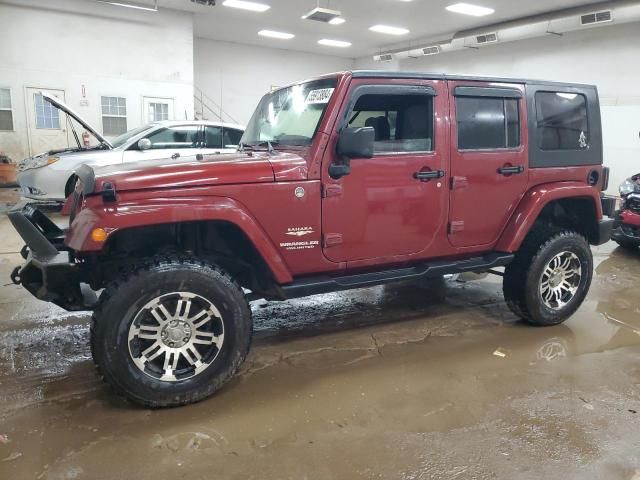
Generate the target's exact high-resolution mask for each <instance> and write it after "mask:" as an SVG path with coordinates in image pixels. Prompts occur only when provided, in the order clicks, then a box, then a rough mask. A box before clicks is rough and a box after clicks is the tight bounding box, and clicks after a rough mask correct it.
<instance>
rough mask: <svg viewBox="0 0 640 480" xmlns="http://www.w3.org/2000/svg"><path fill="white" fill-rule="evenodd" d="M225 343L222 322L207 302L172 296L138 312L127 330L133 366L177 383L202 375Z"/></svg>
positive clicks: (185, 295) (190, 295) (180, 294)
mask: <svg viewBox="0 0 640 480" xmlns="http://www.w3.org/2000/svg"><path fill="white" fill-rule="evenodd" d="M223 342H224V321H223V319H222V315H220V312H219V311H218V309H217V308H216V307H215V305H213V303H211V302H210V301H209V300H207V299H206V298H203V297H201V296H200V295H196V294H195V293H189V292H172V293H167V294H165V295H161V296H159V297H156V298H154V299H153V300H151V301H150V302H149V303H147V304H146V305H145V306H144V307H142V308H141V309H140V311H139V312H138V314H137V315H136V317H135V318H134V319H133V322H132V323H131V326H130V327H129V354H130V355H131V359H132V360H133V363H134V364H135V365H136V366H137V367H138V368H139V369H140V370H141V371H142V372H144V373H145V374H147V375H149V376H150V377H152V378H155V379H157V380H163V381H167V382H176V381H179V380H185V379H188V378H191V377H195V376H196V375H198V374H200V373H202V372H203V371H204V370H205V369H206V368H207V367H208V366H209V365H211V363H212V362H213V361H214V360H215V359H216V357H217V356H218V354H219V353H220V349H221V348H222V344H223Z"/></svg>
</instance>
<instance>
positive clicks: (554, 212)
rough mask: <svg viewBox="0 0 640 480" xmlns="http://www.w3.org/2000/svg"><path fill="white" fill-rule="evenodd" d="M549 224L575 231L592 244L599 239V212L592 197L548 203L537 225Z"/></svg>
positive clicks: (562, 199) (563, 199)
mask: <svg viewBox="0 0 640 480" xmlns="http://www.w3.org/2000/svg"><path fill="white" fill-rule="evenodd" d="M541 223H542V224H548V225H552V226H554V227H558V228H566V229H570V230H573V231H575V232H577V233H579V234H581V235H582V236H583V237H585V238H586V239H587V240H588V241H589V242H590V243H594V242H595V241H597V238H598V210H597V206H596V204H595V202H594V199H593V198H592V197H566V198H559V199H557V200H552V201H550V202H549V203H547V204H546V205H545V206H544V208H543V209H542V211H541V212H540V214H539V215H538V218H537V219H536V223H535V224H534V228H535V225H540V224H541Z"/></svg>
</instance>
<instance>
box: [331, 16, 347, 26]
mask: <svg viewBox="0 0 640 480" xmlns="http://www.w3.org/2000/svg"><path fill="white" fill-rule="evenodd" d="M344 22H346V20H345V19H344V18H342V17H336V18H332V19H331V20H329V23H330V24H331V25H342V24H343V23H344Z"/></svg>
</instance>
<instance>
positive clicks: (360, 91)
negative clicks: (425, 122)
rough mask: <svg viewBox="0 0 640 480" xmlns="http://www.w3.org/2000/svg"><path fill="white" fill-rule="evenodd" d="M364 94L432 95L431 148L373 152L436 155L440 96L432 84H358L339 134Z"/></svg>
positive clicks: (376, 155) (380, 154)
mask: <svg viewBox="0 0 640 480" xmlns="http://www.w3.org/2000/svg"><path fill="white" fill-rule="evenodd" d="M364 95H427V96H430V97H432V100H431V115H432V116H433V118H432V122H431V150H414V151H399V152H376V151H374V152H373V158H376V157H391V156H416V155H420V156H424V155H434V154H435V153H436V151H437V145H436V105H435V104H436V102H435V97H437V96H438V92H437V91H436V89H435V88H433V87H432V86H431V85H419V84H398V85H389V84H366V85H357V86H355V87H354V88H353V90H351V92H350V93H349V100H348V101H347V104H346V106H345V108H344V113H343V115H342V118H341V119H340V121H339V122H338V134H339V133H340V132H341V131H342V129H344V128H347V127H348V126H349V119H350V118H351V117H352V116H353V112H354V108H355V106H356V104H357V103H358V100H359V99H360V97H362V96H364ZM362 160H364V161H366V160H367V159H362Z"/></svg>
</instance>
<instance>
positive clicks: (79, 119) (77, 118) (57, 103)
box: [40, 90, 113, 148]
mask: <svg viewBox="0 0 640 480" xmlns="http://www.w3.org/2000/svg"><path fill="white" fill-rule="evenodd" d="M40 94H41V95H42V96H43V97H44V98H45V99H47V100H48V101H49V103H51V104H52V105H53V106H54V107H56V108H57V109H58V110H61V111H63V112H64V113H66V114H67V115H69V116H70V117H71V118H73V119H74V120H75V121H76V122H78V123H79V124H80V125H82V126H83V127H84V129H85V130H87V131H88V132H91V134H92V135H93V136H94V137H96V139H97V140H98V141H99V142H100V143H102V144H104V145H106V146H107V147H109V148H113V145H111V143H109V141H108V140H107V139H105V138H104V137H103V136H102V135H100V134H99V133H98V131H97V130H96V129H95V128H93V127H92V126H91V125H90V124H89V123H87V121H86V120H85V119H84V118H82V117H81V116H80V115H78V114H77V113H76V112H75V111H73V110H72V109H71V107H69V106H68V105H67V104H66V103H64V102H63V101H62V100H60V99H59V98H56V97H54V96H53V95H52V94H50V93H49V92H46V91H44V90H42V91H40Z"/></svg>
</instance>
